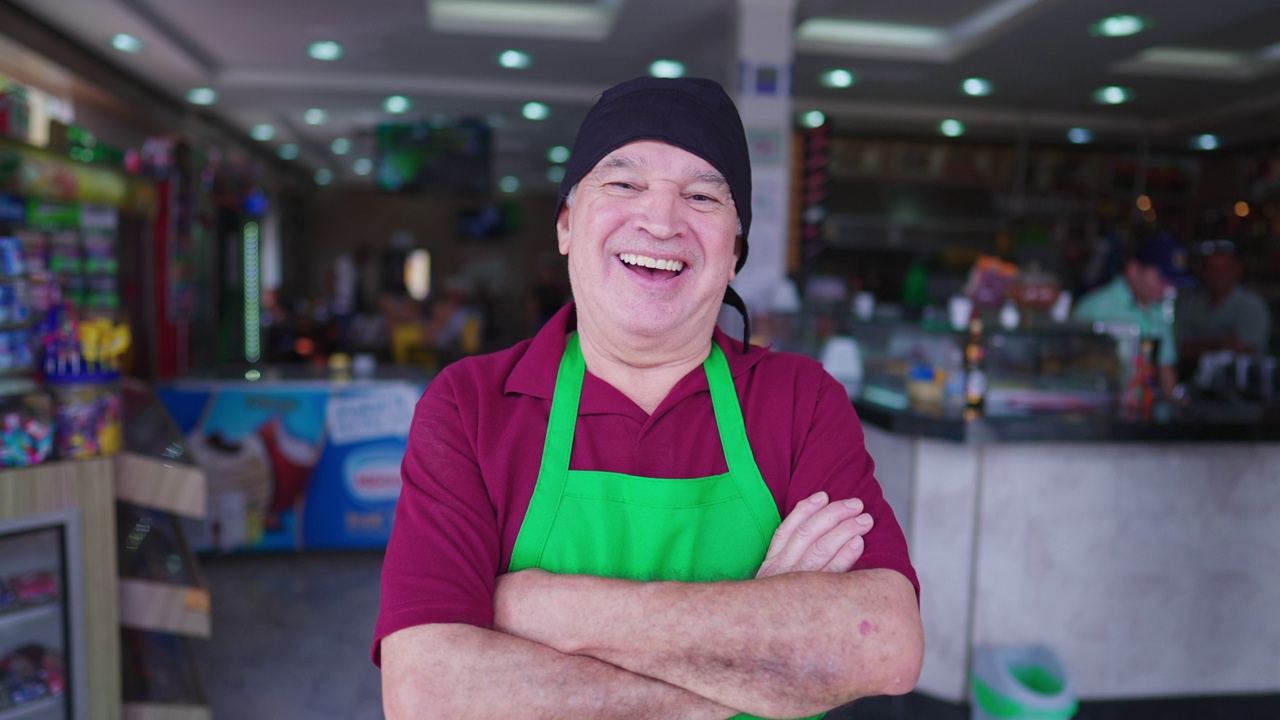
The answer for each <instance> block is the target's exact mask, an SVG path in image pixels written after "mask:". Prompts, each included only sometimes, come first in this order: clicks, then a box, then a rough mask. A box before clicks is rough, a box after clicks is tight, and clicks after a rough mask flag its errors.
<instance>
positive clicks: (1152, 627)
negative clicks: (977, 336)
mask: <svg viewBox="0 0 1280 720" xmlns="http://www.w3.org/2000/svg"><path fill="white" fill-rule="evenodd" d="M819 315H821V314H819ZM797 322H798V323H799V324H800V325H802V326H803V325H806V324H807V325H808V327H809V328H810V329H811V328H813V327H815V326H820V327H824V328H827V329H832V328H835V329H837V330H838V332H840V333H841V334H843V335H847V336H851V337H853V338H855V340H856V341H857V343H858V345H859V346H860V348H861V357H862V360H863V378H862V382H861V387H860V388H857V392H856V394H855V399H854V405H855V407H856V409H857V411H858V414H859V416H860V418H861V419H862V421H863V427H864V430H865V433H866V445H867V448H868V450H869V451H870V453H871V455H872V457H873V458H874V459H875V462H876V475H877V477H878V479H879V481H880V483H881V485H882V486H883V487H884V492H885V495H886V497H887V498H888V499H889V501H890V502H891V504H892V506H893V507H894V508H895V511H896V512H897V515H898V519H899V522H900V523H901V524H902V527H903V529H904V531H905V532H906V534H907V539H908V542H909V546H910V548H911V555H912V560H913V562H914V563H915V567H916V569H917V571H918V572H919V575H920V582H921V586H922V588H923V591H922V594H921V611H922V615H923V620H924V626H925V635H926V637H927V638H928V643H927V647H926V651H925V662H924V667H923V672H922V675H921V679H920V683H919V685H918V688H917V689H918V690H919V691H921V692H924V693H926V694H928V695H930V696H933V697H936V698H938V699H941V700H945V701H948V702H956V703H964V702H968V701H969V686H970V674H969V673H970V666H971V662H972V658H973V652H974V648H975V647H977V646H980V645H1026V644H1040V643H1043V644H1046V645H1048V646H1049V647H1051V648H1053V650H1054V651H1056V652H1057V653H1058V654H1059V655H1060V656H1061V657H1062V659H1063V661H1064V662H1065V665H1066V667H1067V669H1068V672H1069V674H1070V677H1071V682H1072V684H1073V686H1074V689H1075V691H1076V693H1077V694H1078V696H1079V697H1080V698H1081V699H1083V700H1104V699H1105V700H1110V699H1127V698H1156V697H1172V696H1205V695H1233V694H1255V693H1277V692H1280V654H1278V653H1277V648H1280V623H1277V622H1276V618H1277V617H1280V615H1278V614H1277V612H1278V611H1277V608H1280V572H1277V568H1278V567H1280V566H1278V565H1277V563H1276V560H1275V558H1276V557H1278V556H1280V533H1277V532H1276V530H1277V528H1280V406H1278V405H1277V404H1276V402H1275V399H1274V398H1273V397H1269V396H1264V393H1259V392H1252V391H1256V390H1258V388H1257V387H1253V388H1246V389H1248V390H1251V392H1243V393H1242V392H1231V391H1230V388H1224V387H1222V382H1221V379H1222V378H1221V377H1217V378H1208V379H1207V382H1205V383H1204V384H1205V385H1206V387H1203V388H1201V387H1192V389H1191V392H1190V394H1189V395H1188V397H1187V398H1186V399H1185V401H1184V402H1183V403H1181V404H1177V405H1172V404H1156V405H1155V406H1154V407H1153V408H1152V409H1151V412H1150V414H1149V415H1145V416H1144V415H1143V414H1142V413H1138V414H1135V412H1134V411H1132V410H1130V409H1128V408H1127V407H1126V403H1125V402H1124V399H1125V389H1126V383H1127V380H1128V378H1127V377H1126V368H1127V357H1126V350H1125V349H1124V345H1125V342H1126V335H1125V333H1124V332H1117V328H1101V327H1097V328H1095V327H1092V326H1070V325H1046V326H1043V327H1038V328H1032V329H1015V330H998V329H997V330H995V331H992V332H989V333H987V334H986V335H985V339H984V344H985V347H986V361H987V362H986V371H987V374H988V392H987V397H986V405H985V411H984V413H983V414H982V415H980V416H977V417H971V418H970V419H965V413H964V407H965V405H964V401H963V398H960V399H958V400H957V399H955V398H954V397H953V394H952V393H953V392H954V389H955V386H954V385H952V386H951V387H950V389H949V388H948V383H947V380H946V378H945V372H943V373H941V374H939V373H936V372H932V373H929V372H925V371H924V370H923V369H922V366H924V365H928V366H930V367H931V368H934V369H936V368H937V367H943V368H949V369H955V368H957V367H958V361H957V358H958V357H960V356H961V355H960V353H961V348H962V347H963V344H964V343H965V342H966V335H965V334H963V333H959V332H955V331H953V330H952V329H951V328H950V327H949V326H947V325H945V324H930V323H927V322H924V323H922V322H905V321H876V320H870V321H863V322H860V321H857V320H854V319H852V318H851V317H847V316H840V317H835V318H833V317H832V316H830V315H829V314H827V315H825V316H812V315H810V316H808V317H805V316H803V315H802V316H801V317H800V318H798V319H797ZM943 322H945V321H943ZM797 349H801V350H802V351H804V350H805V349H806V348H797ZM807 349H808V350H809V351H811V352H814V353H815V356H818V354H819V352H818V351H819V350H820V348H816V347H809V348H807ZM939 375H941V376H942V377H939ZM923 378H930V380H929V382H934V383H935V387H922V386H921V385H920V384H919V383H921V382H924V380H923ZM1273 380H1274V378H1273ZM953 381H954V376H953ZM1269 387H1271V386H1268V388H1269Z"/></svg>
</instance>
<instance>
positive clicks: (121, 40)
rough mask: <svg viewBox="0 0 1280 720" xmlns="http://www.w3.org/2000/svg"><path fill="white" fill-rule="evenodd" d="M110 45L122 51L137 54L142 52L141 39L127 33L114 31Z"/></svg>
mask: <svg viewBox="0 0 1280 720" xmlns="http://www.w3.org/2000/svg"><path fill="white" fill-rule="evenodd" d="M111 47H113V48H115V49H117V50H119V51H120V52H122V53H129V54H137V53H140V52H142V41H141V40H139V39H138V38H136V37H134V36H132V35H130V34H129V33H116V36H115V37H113V38H111Z"/></svg>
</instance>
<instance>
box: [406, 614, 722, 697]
mask: <svg viewBox="0 0 1280 720" xmlns="http://www.w3.org/2000/svg"><path fill="white" fill-rule="evenodd" d="M382 695H383V706H384V711H385V713H386V717H387V718H388V720H401V719H407V718H412V719H413V720H420V719H422V718H450V719H451V720H452V719H455V718H493V717H520V718H551V717H554V718H628V719H630V718H685V719H687V720H704V719H705V720H723V719H724V718H728V717H731V716H732V715H734V714H736V711H735V710H731V709H729V708H726V707H723V706H720V705H717V704H716V703H713V702H711V701H709V700H707V699H705V698H702V697H699V696H698V695H695V694H693V693H691V692H688V691H686V690H682V689H680V688H678V687H675V686H672V685H669V684H667V683H663V682H660V681H658V680H654V679H652V678H648V677H642V676H640V675H636V674H634V673H631V672H628V671H626V670H623V669H620V668H617V667H614V666H612V665H609V664H608V663H605V662H602V661H600V660H597V659H594V658H591V657H587V656H583V655H566V654H563V653H560V652H557V651H555V650H553V649H551V648H549V647H547V646H545V645H542V644H539V643H536V642H532V641H529V640H525V639H522V638H518V637H513V636H511V635H506V634H503V633H500V632H495V631H493V630H487V629H484V628H479V627H474V626H471V625H421V626H418V627H413V628H408V629H406V630H401V631H399V632H396V633H393V634H392V635H390V636H388V637H386V638H385V639H384V640H383V641H382Z"/></svg>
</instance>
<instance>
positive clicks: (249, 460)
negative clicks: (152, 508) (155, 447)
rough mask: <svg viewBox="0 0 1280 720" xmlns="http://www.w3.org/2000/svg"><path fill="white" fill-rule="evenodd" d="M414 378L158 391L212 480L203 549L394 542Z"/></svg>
mask: <svg viewBox="0 0 1280 720" xmlns="http://www.w3.org/2000/svg"><path fill="white" fill-rule="evenodd" d="M428 379H429V378H428V376H426V375H424V374H422V373H421V372H406V371H402V370H400V371H397V370H380V371H378V372H377V373H375V374H373V375H371V376H367V377H359V378H351V377H349V376H348V377H342V378H333V377H330V376H329V375H327V374H325V373H323V372H317V371H314V370H312V369H310V368H306V367H301V366H297V367H266V368H260V369H256V370H250V371H248V372H246V370H244V369H239V370H235V371H225V372H222V373H218V374H215V375H210V376H205V377H197V378H187V379H183V380H180V381H176V382H171V383H168V384H166V385H162V386H160V387H158V388H157V394H158V395H159V396H160V398H161V400H162V401H163V402H164V404H165V407H166V408H167V409H168V411H169V413H170V415H172V416H173V418H174V421H175V422H176V423H177V424H178V426H179V428H180V430H181V432H182V434H183V436H184V438H185V439H186V445H187V450H188V451H189V452H190V453H191V454H192V455H193V457H194V459H195V460H196V462H197V463H199V464H200V465H201V466H202V467H204V468H205V469H206V471H207V472H208V479H209V481H208V487H209V512H208V519H207V521H206V522H205V524H204V527H203V531H202V532H199V533H194V534H195V535H196V537H195V538H193V545H195V547H196V548H198V549H201V550H210V549H218V550H293V549H299V548H364V547H370V548H378V547H384V546H385V545H386V543H387V540H388V538H389V537H390V533H391V522H392V518H393V517H394V512H395V503H396V500H397V498H398V497H399V495H400V462H401V459H402V457H403V455H404V450H405V442H406V439H407V437H408V433H409V425H410V422H411V421H412V418H413V408H414V405H415V404H416V403H417V400H418V398H419V397H420V396H421V395H422V391H423V389H424V388H425V387H426V384H427V382H428Z"/></svg>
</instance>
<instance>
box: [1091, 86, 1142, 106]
mask: <svg viewBox="0 0 1280 720" xmlns="http://www.w3.org/2000/svg"><path fill="white" fill-rule="evenodd" d="M1132 99H1133V91H1132V90H1130V89H1129V88H1122V87H1120V86H1119V85H1108V86H1106V87H1100V88H1098V89H1097V90H1094V91H1093V101H1094V102H1096V103H1098V104H1099V105H1119V104H1121V103H1126V102H1129V101H1130V100H1132Z"/></svg>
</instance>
